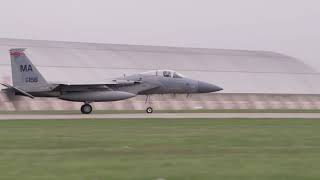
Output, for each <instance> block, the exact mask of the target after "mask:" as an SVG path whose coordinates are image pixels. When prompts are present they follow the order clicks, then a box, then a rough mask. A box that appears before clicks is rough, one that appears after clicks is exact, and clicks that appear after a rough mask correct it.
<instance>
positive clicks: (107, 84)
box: [51, 79, 141, 86]
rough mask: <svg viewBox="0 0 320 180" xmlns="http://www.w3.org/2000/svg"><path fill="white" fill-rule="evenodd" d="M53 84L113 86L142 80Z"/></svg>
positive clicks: (62, 83)
mask: <svg viewBox="0 0 320 180" xmlns="http://www.w3.org/2000/svg"><path fill="white" fill-rule="evenodd" d="M51 83H52V84H56V85H65V86H101V85H106V86H112V85H121V86H127V85H134V84H139V83H141V81H131V80H117V79H115V80H110V81H101V82H97V81H95V82H71V83H70V82H51Z"/></svg>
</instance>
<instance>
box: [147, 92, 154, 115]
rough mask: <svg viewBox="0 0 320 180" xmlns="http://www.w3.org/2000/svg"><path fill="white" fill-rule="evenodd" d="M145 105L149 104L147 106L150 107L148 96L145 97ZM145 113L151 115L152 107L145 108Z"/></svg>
mask: <svg viewBox="0 0 320 180" xmlns="http://www.w3.org/2000/svg"><path fill="white" fill-rule="evenodd" d="M147 103H149V105H151V97H150V95H147V97H146V101H145V104H147ZM146 112H147V113H148V114H151V113H153V109H152V107H150V106H149V107H147V109H146Z"/></svg>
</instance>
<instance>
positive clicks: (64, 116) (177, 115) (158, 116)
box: [0, 113, 320, 120]
mask: <svg viewBox="0 0 320 180" xmlns="http://www.w3.org/2000/svg"><path fill="white" fill-rule="evenodd" d="M186 118H194V119H197V118H198V119H202V118H208V119H230V118H232V119H233V118H243V119H264V118H266V119H297V118H299V119H320V113H154V114H142V113H141V114H90V115H83V114H61V115H59V114H54V115H44V114H41V115H40V114H39V115H30V114H27V115H26V114H1V115H0V120H54V119H57V120H64V119H65V120H67V119H186Z"/></svg>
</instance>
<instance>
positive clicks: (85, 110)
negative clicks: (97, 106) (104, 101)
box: [81, 104, 92, 114]
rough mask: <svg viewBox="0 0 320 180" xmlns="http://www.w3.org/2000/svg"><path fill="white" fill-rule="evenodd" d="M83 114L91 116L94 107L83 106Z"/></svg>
mask: <svg viewBox="0 0 320 180" xmlns="http://www.w3.org/2000/svg"><path fill="white" fill-rule="evenodd" d="M81 112H82V114H90V113H91V112H92V106H91V105H90V104H84V105H82V106H81Z"/></svg>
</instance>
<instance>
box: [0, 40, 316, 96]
mask: <svg viewBox="0 0 320 180" xmlns="http://www.w3.org/2000/svg"><path fill="white" fill-rule="evenodd" d="M11 48H27V51H26V52H27V55H28V56H29V58H30V59H31V60H32V61H33V63H34V64H35V65H37V66H38V67H39V70H40V71H41V72H42V73H43V75H44V76H45V77H46V78H47V80H48V81H55V82H57V81H68V82H79V81H83V82H87V81H90V80H92V79H94V80H95V81H97V80H99V81H101V80H103V79H110V78H113V77H119V76H123V75H124V74H127V75H130V74H134V73H141V72H145V71H150V70H157V69H172V70H174V71H177V72H179V73H181V74H183V75H185V76H187V77H190V78H195V79H199V80H203V81H208V82H210V83H214V84H216V85H218V86H221V87H223V88H224V92H225V93H284V94H287V93H289V94H317V93H319V92H320V85H319V83H318V82H320V81H319V80H320V74H319V73H318V72H317V71H316V70H314V69H313V68H311V67H309V66H307V65H305V64H303V63H302V62H301V61H299V60H297V59H295V58H293V57H290V56H287V55H283V54H279V53H274V52H267V51H247V50H224V49H201V48H179V47H158V46H141V45H117V44H96V43H76V42H57V41H38V40H20V39H1V38H0V79H8V77H11V72H10V66H9V65H10V57H9V52H8V50H9V49H11Z"/></svg>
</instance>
